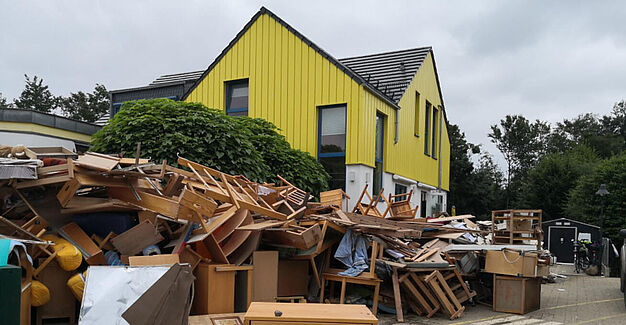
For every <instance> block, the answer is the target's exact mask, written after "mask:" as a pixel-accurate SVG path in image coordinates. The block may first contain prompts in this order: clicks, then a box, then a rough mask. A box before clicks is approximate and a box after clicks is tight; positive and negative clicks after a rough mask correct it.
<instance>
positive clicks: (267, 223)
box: [237, 220, 285, 231]
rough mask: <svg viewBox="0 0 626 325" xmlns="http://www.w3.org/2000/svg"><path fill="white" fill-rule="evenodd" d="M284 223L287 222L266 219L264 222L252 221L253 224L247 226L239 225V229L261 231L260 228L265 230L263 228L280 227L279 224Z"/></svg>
mask: <svg viewBox="0 0 626 325" xmlns="http://www.w3.org/2000/svg"><path fill="white" fill-rule="evenodd" d="M284 224H285V222H284V221H273V220H266V221H262V222H257V223H252V224H249V225H245V226H239V227H237V230H251V231H259V230H263V229H267V228H274V227H279V226H282V225H284Z"/></svg>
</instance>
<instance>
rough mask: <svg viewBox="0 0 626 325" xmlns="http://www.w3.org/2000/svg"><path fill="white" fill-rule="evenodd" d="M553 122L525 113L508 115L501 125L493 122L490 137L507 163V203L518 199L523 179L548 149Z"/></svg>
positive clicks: (509, 203) (507, 204)
mask: <svg viewBox="0 0 626 325" xmlns="http://www.w3.org/2000/svg"><path fill="white" fill-rule="evenodd" d="M549 134H550V126H549V125H548V124H546V123H544V122H541V121H539V120H536V121H535V122H530V121H528V120H527V119H526V118H525V117H523V116H521V115H507V116H506V117H505V118H504V119H503V120H500V124H499V125H492V126H491V133H489V137H490V138H491V142H493V143H494V144H495V145H496V147H497V148H498V150H500V152H501V153H502V155H503V156H504V159H505V160H506V163H507V182H506V190H507V197H506V206H507V207H509V206H510V205H511V203H517V202H516V200H517V199H518V195H519V189H520V186H521V181H522V180H523V179H524V177H525V176H526V174H527V173H528V171H529V170H530V169H531V168H532V167H533V166H534V165H535V164H536V163H537V161H538V160H539V158H540V157H542V156H543V155H544V154H545V151H546V138H547V136H548V135H549Z"/></svg>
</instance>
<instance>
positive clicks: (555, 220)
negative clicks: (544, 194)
mask: <svg viewBox="0 0 626 325" xmlns="http://www.w3.org/2000/svg"><path fill="white" fill-rule="evenodd" d="M559 221H560V222H563V221H566V222H573V223H578V224H581V225H585V226H589V227H593V228H598V229H600V227H599V226H596V225H592V224H588V223H585V222H581V221H578V220H573V219H568V218H558V219H552V220H548V221H544V222H542V223H541V225H542V226H544V225H548V224H553V223H556V222H559Z"/></svg>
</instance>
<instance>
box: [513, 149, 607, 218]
mask: <svg viewBox="0 0 626 325" xmlns="http://www.w3.org/2000/svg"><path fill="white" fill-rule="evenodd" d="M599 160H600V159H599V158H598V155H597V154H596V153H595V151H593V150H592V149H590V148H589V147H587V146H584V145H578V146H576V147H574V148H573V149H571V150H570V151H568V152H565V153H562V152H556V153H552V154H549V155H547V156H545V157H543V158H542V159H541V160H540V161H539V163H538V164H537V166H535V167H534V168H533V169H532V170H531V171H530V172H529V173H528V177H526V179H525V180H524V186H523V187H522V191H521V199H520V207H523V208H529V209H537V208H539V209H542V210H543V218H544V220H551V219H555V218H559V217H567V215H566V214H565V208H566V205H567V198H568V194H569V192H570V191H571V190H572V189H573V188H574V187H575V186H576V182H577V180H578V179H579V178H580V177H581V176H582V175H586V174H588V173H590V172H591V171H592V170H593V169H594V168H595V166H596V165H597V163H598V162H599Z"/></svg>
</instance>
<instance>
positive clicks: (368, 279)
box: [320, 241, 382, 315]
mask: <svg viewBox="0 0 626 325" xmlns="http://www.w3.org/2000/svg"><path fill="white" fill-rule="evenodd" d="M379 254H380V252H379V246H378V243H377V242H376V241H372V255H371V256H370V267H369V268H370V269H369V271H368V272H363V273H361V274H359V275H358V276H354V277H353V276H346V275H339V274H338V273H340V272H343V271H344V270H342V269H334V268H328V267H327V269H326V271H325V272H323V273H322V284H321V286H320V302H321V303H323V302H324V285H325V284H326V281H336V282H341V294H340V295H339V304H343V303H344V302H345V299H346V284H347V283H356V284H361V285H367V286H373V287H374V298H373V300H374V301H373V303H372V312H373V313H374V315H376V312H377V311H378V294H379V292H380V283H381V282H382V280H381V279H379V278H378V276H377V275H376V272H375V270H376V257H377V256H378V255H379ZM331 291H332V290H331ZM331 295H332V293H331Z"/></svg>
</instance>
